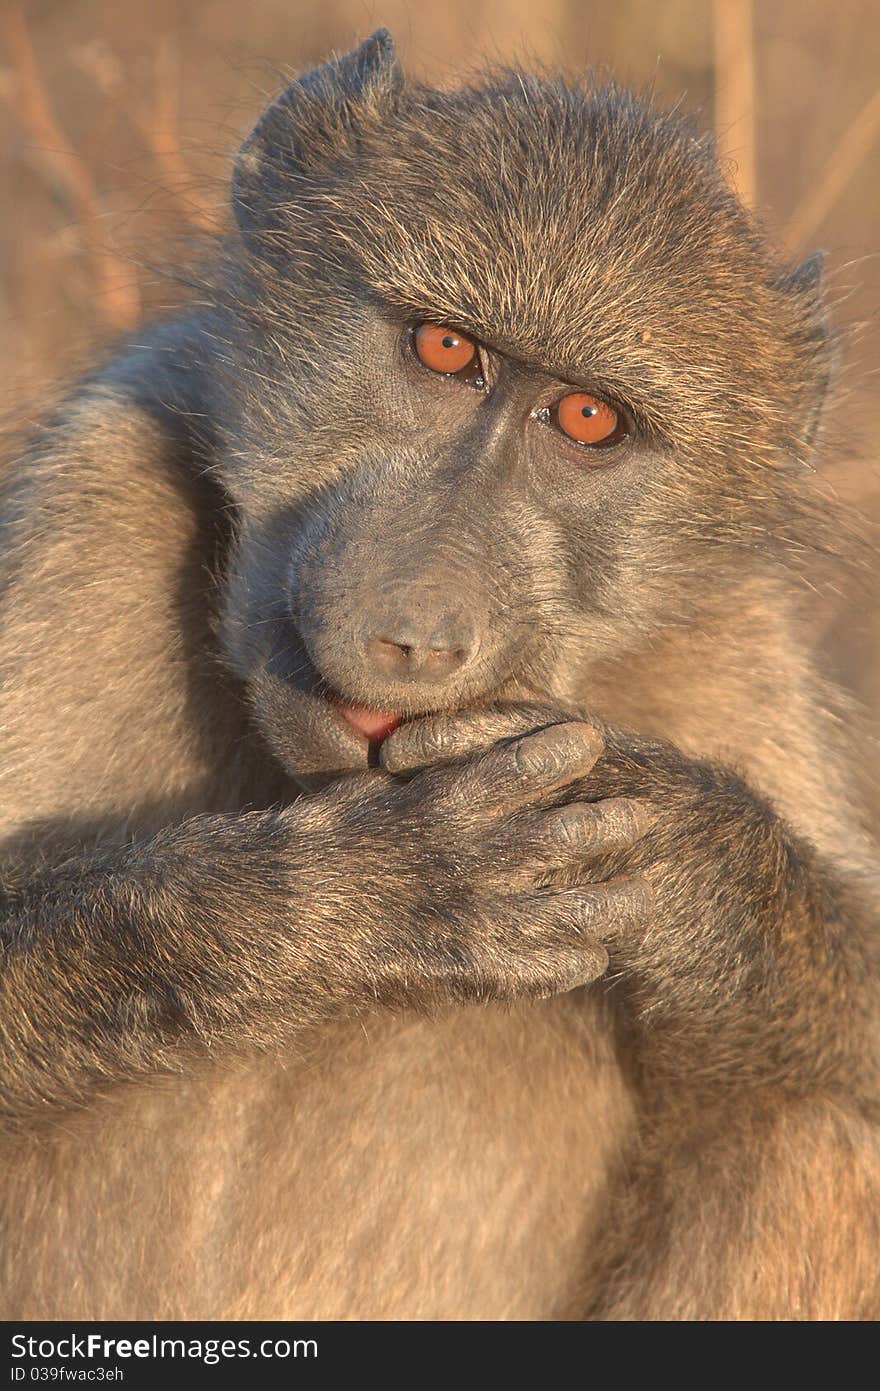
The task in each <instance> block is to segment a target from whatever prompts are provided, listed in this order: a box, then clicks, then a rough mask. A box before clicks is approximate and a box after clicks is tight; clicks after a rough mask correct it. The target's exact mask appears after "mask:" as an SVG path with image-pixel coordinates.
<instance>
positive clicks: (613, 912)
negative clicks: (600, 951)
mask: <svg viewBox="0 0 880 1391" xmlns="http://www.w3.org/2000/svg"><path fill="white" fill-rule="evenodd" d="M533 903H534V905H535V912H536V914H537V916H538V917H539V919H540V921H541V922H542V923H555V924H556V927H557V929H558V930H559V932H560V933H561V934H563V935H567V934H570V933H572V932H574V933H584V934H585V935H586V936H587V937H589V938H595V939H596V940H597V941H600V942H613V941H614V940H615V939H616V938H618V937H621V936H623V934H624V933H625V932H627V931H629V930H630V929H631V928H633V927H638V926H640V925H642V924H643V923H644V922H645V920H646V919H647V918H648V917H649V916H650V913H651V910H652V906H653V895H652V893H651V889H650V886H649V885H648V884H647V883H646V882H645V881H644V880H643V879H611V880H609V881H608V883H606V884H590V885H584V886H579V887H578V888H576V889H559V890H550V889H547V890H544V891H543V892H541V893H539V894H537V895H536V896H535V898H534V900H533Z"/></svg>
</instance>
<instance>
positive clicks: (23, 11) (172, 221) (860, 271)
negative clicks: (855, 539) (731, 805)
mask: <svg viewBox="0 0 880 1391" xmlns="http://www.w3.org/2000/svg"><path fill="white" fill-rule="evenodd" d="M379 24H387V25H388V26H389V27H390V28H391V30H392V32H393V33H394V36H395V39H396V41H397V44H398V47H399V50H400V53H401V56H402V59H403V62H404V64H405V65H406V67H407V69H408V70H409V71H410V72H411V73H412V74H413V75H416V76H419V77H425V78H429V79H431V80H432V81H437V82H441V83H442V82H447V81H453V80H454V77H455V75H456V74H459V73H461V72H462V70H467V69H468V68H471V67H474V66H476V65H478V64H479V62H480V61H481V59H485V58H487V57H488V58H489V59H490V60H500V61H505V62H510V61H517V60H519V61H526V62H527V61H528V60H529V59H530V58H532V59H537V60H539V61H540V62H542V63H550V64H553V65H558V66H562V67H565V68H568V69H573V70H577V69H580V68H583V67H586V66H592V67H599V68H608V69H611V70H613V71H614V72H615V74H616V75H617V76H618V77H619V78H621V79H622V80H624V81H625V82H627V83H629V84H631V85H634V86H636V87H638V88H640V89H646V88H648V89H651V90H653V91H654V92H655V93H656V95H657V99H658V100H659V101H661V102H663V103H666V104H672V103H681V105H682V107H683V109H684V110H686V111H688V112H689V113H691V114H693V115H694V116H695V118H696V119H697V120H698V121H699V123H700V124H701V125H703V126H705V127H714V129H715V131H716V135H717V138H718V141H719V145H720V148H721V151H722V154H723V157H724V159H725V161H726V164H727V168H728V171H729V175H730V178H731V179H732V181H733V182H734V183H735V184H736V185H737V186H738V188H739V190H740V192H741V193H742V195H743V197H744V198H745V199H746V200H747V201H749V202H752V203H756V204H757V206H758V207H759V208H760V210H761V215H762V217H763V218H764V220H765V223H766V225H767V227H768V229H769V231H770V233H771V235H772V236H773V237H774V239H775V240H776V241H777V242H778V243H779V245H780V246H782V247H783V248H784V249H785V250H786V253H787V254H789V255H790V256H791V257H793V258H800V257H803V256H805V255H807V254H809V253H810V252H811V251H812V250H814V249H815V248H816V247H822V248H823V249H825V250H827V252H828V253H829V254H828V260H827V272H828V279H829V289H830V297H831V299H832V301H833V303H834V306H835V310H834V313H835V320H836V323H837V326H838V327H839V328H840V329H841V330H842V331H843V353H844V372H843V381H844V384H845V390H844V391H843V392H842V393H841V395H840V398H839V400H838V402H837V404H836V405H835V408H834V415H833V418H832V427H833V428H832V430H831V433H830V445H831V447H830V448H829V450H828V451H827V459H826V461H825V463H824V465H823V470H824V472H825V474H826V476H827V479H828V486H829V487H830V488H833V489H835V490H836V491H838V492H840V493H842V494H844V495H845V496H846V497H847V499H848V500H850V501H852V502H853V503H855V504H856V505H857V506H859V507H860V508H861V509H863V510H864V511H865V512H866V513H868V514H869V515H872V516H874V517H875V518H880V467H878V458H880V452H878V450H877V448H876V445H875V437H876V432H877V428H878V426H880V409H878V406H877V404H876V401H875V397H876V384H877V363H878V350H880V226H878V210H880V197H878V189H880V4H878V3H877V0H444V3H443V4H442V5H441V4H433V5H432V4H426V3H424V0H422V3H419V2H418V0H150V3H148V4H135V3H124V4H121V3H120V0H0V160H2V163H0V207H2V209H3V216H2V218H0V382H2V387H0V393H2V397H0V406H2V405H3V404H5V405H6V406H7V407H9V408H10V409H11V408H13V406H14V405H17V406H18V407H19V408H20V407H21V405H22V403H25V402H32V401H34V400H35V399H36V398H37V397H38V394H39V392H40V389H41V388H42V386H43V385H44V383H45V382H46V381H47V380H48V379H50V378H54V377H57V376H58V375H59V374H64V373H67V372H69V371H71V370H73V369H74V368H75V367H76V366H77V365H78V364H79V363H80V362H81V361H82V360H84V359H85V358H86V357H87V356H88V354H89V353H91V352H93V351H94V348H95V347H96V345H99V344H101V343H102V342H104V341H107V340H109V339H111V338H113V337H114V336H115V335H117V334H119V333H120V332H125V331H126V330H127V329H129V328H130V327H131V326H132V325H133V324H135V323H136V322H137V321H138V319H139V318H140V317H141V316H142V315H144V314H153V313H156V312H161V311H162V310H163V309H164V308H166V307H167V306H169V305H170V304H172V303H173V302H174V301H175V298H176V296H177V294H178V291H177V290H176V288H175V283H174V281H173V278H171V277H170V276H169V275H168V274H167V273H166V271H165V270H164V266H165V265H166V264H172V263H175V262H178V263H185V262H186V260H187V258H188V257H192V256H193V255H194V254H197V252H198V248H199V245H200V243H201V242H203V241H204V239H205V237H206V235H209V234H210V233H211V232H212V231H213V230H215V229H216V228H217V227H218V226H222V225H223V222H224V219H225V216H226V207H225V203H226V194H225V181H226V178H227V176H228V169H229V160H230V156H231V153H232V151H233V150H234V149H235V147H236V145H237V144H238V142H239V141H240V139H241V138H242V137H243V135H244V134H245V133H246V132H247V131H248V129H249V128H250V126H251V125H252V124H253V121H254V119H255V117H256V115H257V113H258V112H259V110H260V109H261V108H262V106H264V105H265V103H266V101H267V100H268V99H269V98H270V97H271V96H272V95H274V94H275V93H276V92H277V91H278V90H279V88H280V87H281V86H282V85H283V84H284V82H285V80H286V79H287V78H289V76H291V75H292V74H293V73H295V72H296V71H297V70H298V69H300V68H302V67H304V66H307V65H310V64H311V63H313V62H316V61H319V60H320V59H321V58H322V57H324V56H326V55H327V54H328V53H329V52H330V51H332V50H336V51H344V50H346V49H348V48H350V47H351V46H352V45H353V44H354V43H355V42H356V41H357V40H358V39H359V38H361V37H363V36H364V35H365V34H367V33H369V32H370V31H371V30H372V29H374V28H376V27H377V26H378V25H379ZM878 568H880V567H878ZM874 599H875V602H873V603H872V602H868V603H867V604H866V603H865V600H864V597H862V598H860V600H859V601H858V602H854V601H853V600H852V598H851V596H848V595H847V594H846V593H844V594H842V596H841V597H840V599H839V600H838V601H834V602H832V604H831V607H830V608H828V607H827V606H826V607H825V608H823V612H822V617H821V620H820V622H821V626H822V628H824V630H825V632H826V636H827V640H828V642H829V646H830V648H831V649H832V654H833V657H834V660H835V662H836V664H837V665H838V667H839V668H840V669H841V671H842V673H843V675H844V677H845V678H846V679H847V680H848V681H849V682H850V683H851V684H853V685H854V686H855V687H856V689H857V691H858V692H859V693H860V694H861V695H862V696H863V698H865V699H866V700H867V701H868V703H869V704H870V705H871V706H872V707H873V708H874V710H878V709H880V655H878V654H880V642H878V621H877V617H876V615H877V611H878V608H880V592H878V591H875V595H874Z"/></svg>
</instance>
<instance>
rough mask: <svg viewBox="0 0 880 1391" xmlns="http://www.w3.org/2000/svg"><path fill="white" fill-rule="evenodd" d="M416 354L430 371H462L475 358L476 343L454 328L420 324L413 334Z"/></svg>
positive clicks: (452, 372)
mask: <svg viewBox="0 0 880 1391" xmlns="http://www.w3.org/2000/svg"><path fill="white" fill-rule="evenodd" d="M413 344H414V346H415V350H416V356H417V357H418V359H419V361H420V362H422V363H424V365H425V366H426V367H430V369H431V371H432V372H444V373H446V374H447V375H451V374H454V373H456V372H464V371H465V369H466V368H468V367H470V366H472V365H473V364H475V363H476V360H477V345H476V343H474V342H473V340H472V339H470V338H467V337H465V335H464V334H463V333H458V332H457V331H456V330H455V329H454V328H442V327H441V328H438V326H437V325H436V324H422V325H421V326H420V327H419V328H417V329H416V331H415V334H414V335H413Z"/></svg>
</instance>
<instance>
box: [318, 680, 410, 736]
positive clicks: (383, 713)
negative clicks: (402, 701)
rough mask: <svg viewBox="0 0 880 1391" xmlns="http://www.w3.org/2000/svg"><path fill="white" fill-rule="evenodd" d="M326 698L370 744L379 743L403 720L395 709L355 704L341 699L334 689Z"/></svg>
mask: <svg viewBox="0 0 880 1391" xmlns="http://www.w3.org/2000/svg"><path fill="white" fill-rule="evenodd" d="M327 700H328V702H329V704H330V705H332V706H333V707H334V709H335V710H337V711H338V713H339V714H340V715H341V716H342V717H343V719H344V720H346V721H347V722H348V724H350V725H351V727H352V729H356V730H357V732H358V734H360V735H362V736H363V738H364V739H368V740H369V742H370V743H371V744H381V743H382V740H383V739H387V738H388V735H389V734H391V733H393V731H394V730H395V729H396V728H397V726H398V725H399V724H400V723H401V722H402V720H403V715H402V714H401V713H400V712H399V711H397V710H372V709H370V708H369V707H368V706H366V705H355V704H354V703H353V702H352V701H348V700H343V698H342V696H340V695H337V694H336V692H335V691H330V692H329V693H328V694H327Z"/></svg>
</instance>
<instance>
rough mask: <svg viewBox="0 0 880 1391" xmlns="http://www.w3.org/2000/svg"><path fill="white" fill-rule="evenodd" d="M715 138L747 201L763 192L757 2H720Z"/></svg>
mask: <svg viewBox="0 0 880 1391" xmlns="http://www.w3.org/2000/svg"><path fill="white" fill-rule="evenodd" d="M712 32H713V44H714V68H715V134H716V138H717V141H718V149H719V152H720V153H721V154H722V156H724V157H726V158H727V159H729V160H730V161H731V163H732V164H733V166H734V167H735V171H736V172H735V178H734V182H735V185H736V189H737V192H738V193H739V195H740V197H741V198H742V200H743V202H745V203H746V204H748V206H749V207H754V205H755V202H756V200H757V192H758V174H757V159H756V140H755V119H756V112H755V33H754V15H753V12H752V0H714V5H713V29H712Z"/></svg>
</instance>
